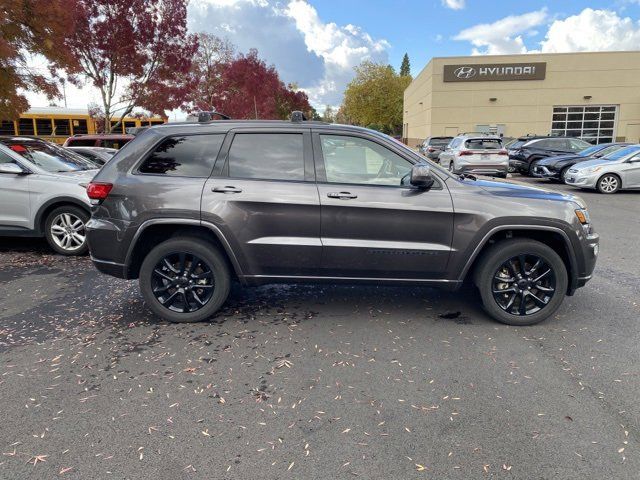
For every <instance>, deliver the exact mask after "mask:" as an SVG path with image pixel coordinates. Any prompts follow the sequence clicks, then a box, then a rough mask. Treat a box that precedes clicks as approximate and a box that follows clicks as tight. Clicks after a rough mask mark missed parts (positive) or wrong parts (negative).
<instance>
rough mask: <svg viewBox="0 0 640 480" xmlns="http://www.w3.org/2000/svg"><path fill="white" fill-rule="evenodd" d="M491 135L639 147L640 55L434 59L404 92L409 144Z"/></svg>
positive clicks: (598, 53)
mask: <svg viewBox="0 0 640 480" xmlns="http://www.w3.org/2000/svg"><path fill="white" fill-rule="evenodd" d="M463 132H490V133H496V134H501V135H503V136H505V137H517V136H521V135H526V134H538V135H546V134H550V133H553V134H558V135H568V136H573V137H580V138H583V139H585V140H587V141H590V142H592V143H603V142H611V141H631V142H639V141H640V52H635V51H634V52H594V53H554V54H526V55H496V56H473V57H447V58H434V59H432V60H431V61H430V62H429V64H428V65H427V66H426V67H425V68H424V69H423V70H422V72H420V74H419V75H418V76H417V77H416V78H415V79H414V80H413V82H412V83H411V85H409V87H407V89H406V90H405V92H404V121H403V137H404V139H405V141H406V142H407V143H408V144H409V145H410V146H415V145H417V144H418V143H419V142H421V141H422V140H424V139H425V138H426V137H429V136H455V135H457V134H458V133H463Z"/></svg>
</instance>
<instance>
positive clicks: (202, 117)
mask: <svg viewBox="0 0 640 480" xmlns="http://www.w3.org/2000/svg"><path fill="white" fill-rule="evenodd" d="M214 117H219V119H222V120H231V117H230V116H229V115H225V114H224V113H220V112H216V111H215V110H211V111H206V112H205V111H203V112H196V113H192V114H190V115H188V116H187V122H198V123H206V122H211V121H213V120H216V118H214Z"/></svg>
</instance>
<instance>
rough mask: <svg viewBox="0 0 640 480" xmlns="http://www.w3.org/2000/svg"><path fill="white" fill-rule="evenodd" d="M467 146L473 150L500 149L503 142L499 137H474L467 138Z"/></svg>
mask: <svg viewBox="0 0 640 480" xmlns="http://www.w3.org/2000/svg"><path fill="white" fill-rule="evenodd" d="M466 147H467V148H469V149H471V150H500V149H501V148H502V142H501V141H500V140H498V139H497V138H472V139H470V140H467V143H466Z"/></svg>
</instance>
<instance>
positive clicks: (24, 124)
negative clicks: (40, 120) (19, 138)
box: [18, 118, 36, 135]
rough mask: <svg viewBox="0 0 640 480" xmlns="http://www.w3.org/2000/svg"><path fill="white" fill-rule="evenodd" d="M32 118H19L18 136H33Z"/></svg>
mask: <svg viewBox="0 0 640 480" xmlns="http://www.w3.org/2000/svg"><path fill="white" fill-rule="evenodd" d="M35 133H36V131H35V130H34V129H33V119H32V118H21V119H20V120H19V121H18V135H35Z"/></svg>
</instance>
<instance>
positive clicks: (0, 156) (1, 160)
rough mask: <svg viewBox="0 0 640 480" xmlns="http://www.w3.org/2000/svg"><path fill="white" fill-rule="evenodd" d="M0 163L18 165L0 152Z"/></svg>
mask: <svg viewBox="0 0 640 480" xmlns="http://www.w3.org/2000/svg"><path fill="white" fill-rule="evenodd" d="M0 163H16V164H17V163H18V162H16V161H15V160H14V159H13V158H11V157H10V156H9V155H8V154H6V153H5V152H3V151H2V150H0Z"/></svg>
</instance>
